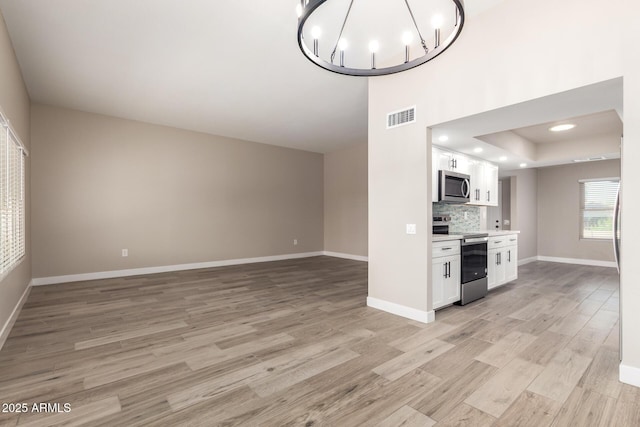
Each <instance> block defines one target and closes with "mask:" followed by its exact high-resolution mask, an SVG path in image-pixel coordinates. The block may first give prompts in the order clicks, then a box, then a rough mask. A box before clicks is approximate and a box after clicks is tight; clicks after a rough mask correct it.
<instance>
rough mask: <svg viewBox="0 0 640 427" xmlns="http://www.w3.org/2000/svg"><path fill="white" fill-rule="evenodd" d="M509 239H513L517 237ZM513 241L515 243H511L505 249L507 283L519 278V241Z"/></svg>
mask: <svg viewBox="0 0 640 427" xmlns="http://www.w3.org/2000/svg"><path fill="white" fill-rule="evenodd" d="M509 237H511V238H513V237H515V235H514V236H509ZM513 241H514V242H515V243H511V244H509V246H507V247H506V248H505V252H506V255H505V276H506V277H505V279H504V280H505V283H508V282H512V281H514V280H516V279H517V278H518V240H517V238H514V239H513Z"/></svg>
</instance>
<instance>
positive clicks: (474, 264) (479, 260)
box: [460, 233, 489, 305]
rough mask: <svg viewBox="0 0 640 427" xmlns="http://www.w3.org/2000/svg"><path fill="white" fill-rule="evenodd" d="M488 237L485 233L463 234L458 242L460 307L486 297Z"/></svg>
mask: <svg viewBox="0 0 640 427" xmlns="http://www.w3.org/2000/svg"><path fill="white" fill-rule="evenodd" d="M488 236H489V235H488V234H487V233H473V234H471V233H467V234H463V238H462V241H461V242H460V245H461V247H460V256H461V260H460V266H461V267H460V269H461V271H460V279H461V280H460V281H461V285H460V305H465V304H468V303H470V302H472V301H475V300H477V299H480V298H484V297H485V295H487V291H488V281H487V254H488V249H487V244H488V240H489V237H488Z"/></svg>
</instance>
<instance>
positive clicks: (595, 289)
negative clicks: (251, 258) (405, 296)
mask: <svg viewBox="0 0 640 427" xmlns="http://www.w3.org/2000/svg"><path fill="white" fill-rule="evenodd" d="M366 294H367V264H366V263H361V262H356V261H348V260H341V259H337V258H329V257H315V258H308V259H301V260H292V261H282V262H271V263H262V264H252V265H243V266H234V267H224V268H216V269H206V270H197V271H188V272H180V273H167V274H159V275H149V276H141V277H133V278H126V279H113V280H102V281H95V282H86V283H75V284H64V285H55V286H47V287H38V288H34V289H33V290H32V292H31V295H30V296H29V299H28V301H27V303H26V304H25V306H24V308H23V310H22V312H21V313H20V316H19V318H18V320H17V322H16V324H15V326H14V328H13V330H12V332H11V335H10V337H9V339H8V340H7V342H6V344H5V346H4V348H3V349H2V351H1V352H0V402H3V403H10V402H13V403H19V402H25V403H29V404H30V405H31V404H33V403H34V402H49V403H61V404H64V403H69V404H70V405H71V412H69V413H49V414H44V413H25V414H7V413H2V414H0V425H2V426H5V425H6V426H15V425H31V426H50V425H57V424H64V425H83V424H86V425H91V426H136V425H145V426H146V425H150V426H167V425H190V426H193V425H204V426H210V425H247V426H253V425H264V426H283V425H303V426H320V425H326V426H357V425H367V426H373V425H379V426H400V425H403V426H432V425H436V426H454V425H457V426H490V425H496V426H515V425H526V426H535V427H540V426H547V425H554V426H569V425H571V426H638V425H640V389H636V388H633V387H630V386H627V385H623V384H621V383H619V382H618V381H617V376H618V371H617V369H618V301H619V292H618V276H617V274H616V271H615V270H614V269H611V268H598V267H584V266H574V265H563V264H553V263H532V264H528V265H526V266H523V267H521V269H520V279H518V280H517V281H516V282H514V283H512V284H509V285H506V286H504V287H502V288H500V289H497V290H495V291H493V292H491V293H490V295H489V296H488V297H487V298H485V299H483V300H480V301H477V302H475V303H473V304H470V305H467V306H465V307H458V306H452V307H449V308H446V309H443V310H441V311H439V312H438V313H437V315H436V322H434V323H431V324H429V325H424V324H421V323H418V322H413V321H408V320H406V319H403V318H400V317H396V316H393V315H390V314H387V313H384V312H381V311H378V310H375V309H372V308H368V307H366V306H365V298H366Z"/></svg>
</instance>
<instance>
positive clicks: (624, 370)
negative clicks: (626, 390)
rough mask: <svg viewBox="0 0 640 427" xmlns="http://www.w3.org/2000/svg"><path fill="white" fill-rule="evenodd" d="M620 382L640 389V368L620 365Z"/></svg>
mask: <svg viewBox="0 0 640 427" xmlns="http://www.w3.org/2000/svg"><path fill="white" fill-rule="evenodd" d="M620 382H622V383H625V384H629V385H632V386H635V387H640V368H636V367H635V366H629V365H625V364H624V363H621V364H620Z"/></svg>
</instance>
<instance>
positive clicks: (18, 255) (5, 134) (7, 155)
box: [0, 108, 29, 281]
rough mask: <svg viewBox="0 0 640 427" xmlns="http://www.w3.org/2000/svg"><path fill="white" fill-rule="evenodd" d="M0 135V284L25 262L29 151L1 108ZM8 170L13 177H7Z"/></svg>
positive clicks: (8, 175)
mask: <svg viewBox="0 0 640 427" xmlns="http://www.w3.org/2000/svg"><path fill="white" fill-rule="evenodd" d="M0 133H1V134H2V138H1V139H0V150H2V152H1V153H0V166H2V170H0V173H5V172H6V173H7V175H6V176H5V177H0V182H2V181H4V184H5V185H4V188H3V186H0V281H2V280H4V279H5V278H6V277H7V276H8V275H9V274H10V273H11V272H12V271H13V270H15V269H16V267H18V266H19V265H20V264H21V263H22V261H24V259H25V258H26V254H27V238H26V231H27V230H26V228H27V227H26V220H27V212H26V208H27V206H26V204H27V202H26V199H27V188H26V168H27V162H26V157H27V156H28V155H29V152H28V150H27V149H26V148H25V146H24V144H23V143H22V141H21V140H20V137H19V136H18V134H17V133H16V132H15V130H14V129H13V127H12V126H11V122H10V121H9V120H8V119H7V116H6V115H5V114H4V112H3V111H2V109H1V108H0ZM5 168H6V170H5ZM11 171H13V174H11V176H10V174H9V172H11ZM2 178H4V179H2ZM12 183H13V186H12V185H11V184H12ZM5 224H11V226H10V231H9V232H8V233H7V232H6V231H5V227H7V226H6V225H5ZM5 233H6V234H5ZM5 244H8V249H7V248H5V247H4V245H5ZM5 255H6V256H5ZM5 261H6V264H5Z"/></svg>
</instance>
